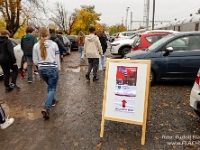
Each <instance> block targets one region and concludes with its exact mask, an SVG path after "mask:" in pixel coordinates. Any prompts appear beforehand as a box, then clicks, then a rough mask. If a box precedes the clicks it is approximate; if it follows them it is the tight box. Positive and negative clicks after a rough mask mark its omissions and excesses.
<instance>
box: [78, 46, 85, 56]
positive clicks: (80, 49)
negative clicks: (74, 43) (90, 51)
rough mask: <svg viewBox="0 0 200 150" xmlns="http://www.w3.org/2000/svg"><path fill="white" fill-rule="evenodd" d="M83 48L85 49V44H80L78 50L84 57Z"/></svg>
mask: <svg viewBox="0 0 200 150" xmlns="http://www.w3.org/2000/svg"><path fill="white" fill-rule="evenodd" d="M83 49H84V46H78V52H79V54H80V58H84V54H83Z"/></svg>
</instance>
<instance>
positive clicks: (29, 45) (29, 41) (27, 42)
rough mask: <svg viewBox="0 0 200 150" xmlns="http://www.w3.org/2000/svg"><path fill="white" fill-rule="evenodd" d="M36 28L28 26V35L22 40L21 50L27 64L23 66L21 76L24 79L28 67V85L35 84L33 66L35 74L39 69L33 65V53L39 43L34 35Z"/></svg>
mask: <svg viewBox="0 0 200 150" xmlns="http://www.w3.org/2000/svg"><path fill="white" fill-rule="evenodd" d="M33 31H34V28H33V27H31V26H28V27H27V28H26V35H25V36H23V38H22V40H21V48H22V50H23V52H24V56H25V58H26V62H25V63H24V64H23V70H22V72H21V76H22V77H24V73H25V70H26V67H27V71H28V83H32V82H33V68H32V67H33V66H34V73H35V74H38V73H37V68H36V66H35V65H34V64H33V59H32V53H33V46H34V44H35V43H37V38H36V37H35V36H34V35H33Z"/></svg>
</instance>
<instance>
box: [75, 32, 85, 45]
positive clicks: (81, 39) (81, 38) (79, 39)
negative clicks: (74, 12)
mask: <svg viewBox="0 0 200 150" xmlns="http://www.w3.org/2000/svg"><path fill="white" fill-rule="evenodd" d="M77 42H78V44H84V42H85V34H84V33H83V32H82V31H80V32H79V33H78V37H77Z"/></svg>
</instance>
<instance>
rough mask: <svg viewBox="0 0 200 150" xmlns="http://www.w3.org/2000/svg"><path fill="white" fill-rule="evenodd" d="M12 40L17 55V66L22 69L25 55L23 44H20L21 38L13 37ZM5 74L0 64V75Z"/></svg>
mask: <svg viewBox="0 0 200 150" xmlns="http://www.w3.org/2000/svg"><path fill="white" fill-rule="evenodd" d="M9 39H10V40H11V42H12V45H13V47H14V54H15V57H16V60H17V66H18V68H19V69H20V68H21V67H22V57H23V55H24V53H23V51H22V49H21V44H20V40H16V39H13V38H9ZM2 75H3V70H2V68H1V66H0V76H2Z"/></svg>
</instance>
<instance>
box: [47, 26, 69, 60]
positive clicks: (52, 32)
mask: <svg viewBox="0 0 200 150" xmlns="http://www.w3.org/2000/svg"><path fill="white" fill-rule="evenodd" d="M49 32H50V40H52V41H54V42H56V43H57V45H58V47H59V52H60V60H61V62H63V52H64V51H66V48H65V46H64V41H63V39H62V40H61V39H60V38H62V37H60V38H59V37H58V36H57V35H56V34H55V30H54V29H49Z"/></svg>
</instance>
